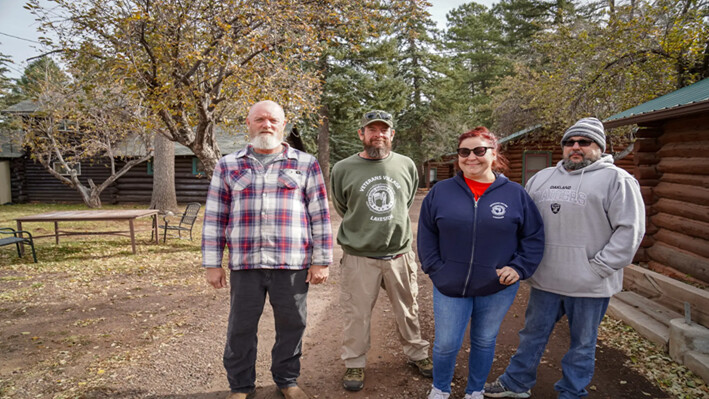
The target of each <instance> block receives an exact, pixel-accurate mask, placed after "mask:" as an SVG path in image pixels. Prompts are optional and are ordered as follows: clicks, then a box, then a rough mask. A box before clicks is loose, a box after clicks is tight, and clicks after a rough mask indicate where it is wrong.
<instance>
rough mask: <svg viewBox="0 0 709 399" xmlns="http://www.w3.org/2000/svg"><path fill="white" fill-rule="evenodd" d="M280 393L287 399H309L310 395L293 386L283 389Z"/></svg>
mask: <svg viewBox="0 0 709 399" xmlns="http://www.w3.org/2000/svg"><path fill="white" fill-rule="evenodd" d="M280 391H281V394H282V395H283V397H284V398H286V399H309V398H308V395H306V394H305V392H303V390H302V389H300V387H299V386H297V385H293V386H292V387H288V388H281V389H280Z"/></svg>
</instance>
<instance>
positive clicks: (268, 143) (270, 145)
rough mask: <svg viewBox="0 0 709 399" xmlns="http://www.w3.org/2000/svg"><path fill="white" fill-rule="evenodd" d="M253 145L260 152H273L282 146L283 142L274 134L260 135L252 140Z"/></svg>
mask: <svg viewBox="0 0 709 399" xmlns="http://www.w3.org/2000/svg"><path fill="white" fill-rule="evenodd" d="M251 145H253V146H254V148H256V149H259V150H272V149H274V148H276V147H278V146H279V145H281V140H280V139H279V138H277V137H276V136H274V135H272V134H259V135H258V136H256V137H254V138H252V139H251Z"/></svg>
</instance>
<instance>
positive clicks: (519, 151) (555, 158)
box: [500, 136, 636, 184]
mask: <svg viewBox="0 0 709 399" xmlns="http://www.w3.org/2000/svg"><path fill="white" fill-rule="evenodd" d="M613 140H614V141H617V143H614V145H613V146H612V151H613V152H614V153H619V152H622V151H623V150H624V149H626V148H627V146H628V144H629V141H628V139H627V138H614V139H613ZM610 150H611V146H610V145H608V147H607V148H606V152H609V151H610ZM525 151H551V166H554V165H556V164H557V163H558V162H559V161H560V160H561V159H562V158H563V150H562V148H561V145H560V144H559V140H557V139H553V140H552V139H548V138H540V139H536V140H535V139H534V136H531V137H526V138H524V139H521V140H516V141H511V142H506V143H505V144H504V145H503V146H502V148H501V150H500V152H501V153H502V155H504V156H505V157H506V158H507V160H508V161H509V170H508V171H507V172H506V173H505V176H507V177H508V178H509V179H510V180H512V181H515V182H517V183H520V184H522V177H523V167H524V163H523V157H524V153H525ZM615 164H616V165H617V166H618V167H620V168H622V169H625V170H626V171H627V172H628V173H630V174H634V173H635V167H636V166H635V162H634V154H633V153H630V154H628V155H626V156H625V157H624V158H623V159H619V160H617V161H615Z"/></svg>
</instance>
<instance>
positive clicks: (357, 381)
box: [342, 368, 364, 391]
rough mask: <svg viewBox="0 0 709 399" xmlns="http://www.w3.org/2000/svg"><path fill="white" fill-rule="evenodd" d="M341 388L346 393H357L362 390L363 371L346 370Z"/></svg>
mask: <svg viewBox="0 0 709 399" xmlns="http://www.w3.org/2000/svg"><path fill="white" fill-rule="evenodd" d="M342 386H343V387H344V388H345V389H346V390H348V391H359V390H360V389H362V388H364V369H363V368H351V369H349V368H348V369H347V371H345V376H344V377H342Z"/></svg>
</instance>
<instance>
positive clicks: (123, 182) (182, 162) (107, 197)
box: [11, 157, 209, 204]
mask: <svg viewBox="0 0 709 399" xmlns="http://www.w3.org/2000/svg"><path fill="white" fill-rule="evenodd" d="M122 166H123V162H122V161H117V163H116V168H117V169H120V168H121V167H122ZM11 173H12V201H13V202H16V203H25V202H42V203H62V202H67V203H81V202H83V201H82V200H81V196H80V195H79V193H78V192H76V190H74V189H72V188H71V187H69V186H65V185H64V184H62V183H61V182H60V181H59V180H57V179H55V178H54V177H53V176H52V175H50V174H49V173H48V172H47V171H46V170H45V169H44V167H43V166H42V165H40V164H39V163H36V162H34V161H32V160H30V159H28V158H24V157H23V158H17V159H15V160H13V163H12V165H11ZM109 175H110V168H109V167H108V165H107V164H102V163H96V164H93V165H89V164H88V163H85V162H82V165H81V176H80V180H81V181H82V182H84V184H87V181H88V179H89V178H92V179H94V182H95V183H96V184H100V183H101V182H103V181H104V180H105V179H106V178H107V177H108V176H109ZM208 188H209V179H207V178H206V177H200V176H195V175H194V174H193V173H192V157H176V158H175V190H176V191H177V201H178V202H180V203H186V202H191V201H196V202H201V203H204V202H205V201H206V199H207V189H208ZM152 189H153V176H152V175H149V174H148V171H147V164H146V163H143V164H139V165H136V166H134V167H133V168H131V170H129V171H128V173H126V174H125V175H123V176H121V178H119V179H118V180H117V181H116V182H115V183H114V184H112V185H111V186H109V187H108V188H106V189H105V190H104V191H103V193H101V202H102V203H104V204H122V203H145V204H149V203H150V199H151V196H152Z"/></svg>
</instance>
